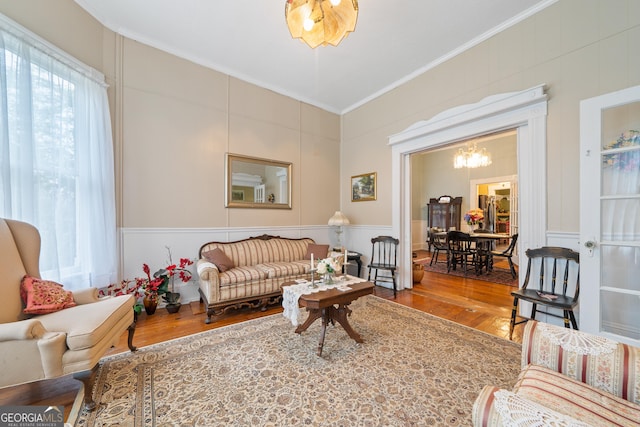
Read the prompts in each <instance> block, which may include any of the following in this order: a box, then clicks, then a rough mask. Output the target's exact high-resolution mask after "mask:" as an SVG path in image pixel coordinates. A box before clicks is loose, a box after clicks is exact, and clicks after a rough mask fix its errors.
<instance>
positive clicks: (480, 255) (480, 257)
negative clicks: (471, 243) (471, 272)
mask: <svg viewBox="0 0 640 427" xmlns="http://www.w3.org/2000/svg"><path fill="white" fill-rule="evenodd" d="M492 233H493V231H491V230H487V229H484V228H478V229H476V230H475V231H474V234H477V235H482V234H492ZM473 240H475V242H476V259H475V266H476V273H477V274H480V273H482V269H483V268H484V269H485V270H486V272H487V274H488V273H489V271H491V270H493V257H492V256H491V251H492V250H493V249H494V247H495V240H493V239H482V238H478V237H475V238H473Z"/></svg>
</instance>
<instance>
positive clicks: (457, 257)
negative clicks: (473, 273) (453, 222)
mask: <svg viewBox="0 0 640 427" xmlns="http://www.w3.org/2000/svg"><path fill="white" fill-rule="evenodd" d="M447 248H448V251H449V258H448V259H449V263H448V265H447V273H448V272H450V271H451V270H456V268H457V266H458V264H460V265H461V266H462V271H463V273H464V275H465V276H466V275H467V269H468V267H469V266H472V267H473V268H475V267H476V254H477V252H476V249H475V246H474V244H473V239H471V236H470V235H469V233H464V232H462V231H456V230H452V231H449V232H448V233H447Z"/></svg>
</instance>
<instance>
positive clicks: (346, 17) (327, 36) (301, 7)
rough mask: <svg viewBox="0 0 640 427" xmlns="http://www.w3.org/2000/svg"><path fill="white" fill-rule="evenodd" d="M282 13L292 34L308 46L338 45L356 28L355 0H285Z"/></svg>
mask: <svg viewBox="0 0 640 427" xmlns="http://www.w3.org/2000/svg"><path fill="white" fill-rule="evenodd" d="M284 17H285V19H286V20H287V26H288V27H289V32H290V33H291V37H293V38H295V39H301V40H302V41H303V42H305V43H306V44H308V45H309V46H310V47H311V48H316V47H318V46H319V45H323V46H326V45H328V44H331V45H333V46H337V45H338V44H339V43H340V42H341V41H342V39H343V38H345V37H346V36H347V35H349V33H350V32H352V31H353V30H355V29H356V21H357V20H358V0H286V1H285V5H284Z"/></svg>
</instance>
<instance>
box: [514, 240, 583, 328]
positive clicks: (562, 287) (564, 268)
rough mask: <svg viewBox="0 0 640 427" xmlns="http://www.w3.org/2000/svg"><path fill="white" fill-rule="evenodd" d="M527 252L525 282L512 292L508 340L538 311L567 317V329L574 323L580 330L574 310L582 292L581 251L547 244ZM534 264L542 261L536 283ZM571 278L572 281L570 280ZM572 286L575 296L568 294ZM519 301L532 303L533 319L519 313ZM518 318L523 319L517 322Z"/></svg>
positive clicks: (565, 322) (534, 316)
mask: <svg viewBox="0 0 640 427" xmlns="http://www.w3.org/2000/svg"><path fill="white" fill-rule="evenodd" d="M526 255H527V258H528V259H529V260H528V262H527V274H526V276H525V278H524V284H523V285H522V288H520V289H518V290H517V291H513V292H511V295H512V296H513V308H512V310H511V323H510V325H509V339H511V337H512V335H513V329H514V327H515V326H516V325H519V324H521V323H525V322H527V321H528V320H534V319H535V318H536V313H545V314H547V315H549V316H553V317H558V318H561V319H564V326H565V328H569V327H570V326H573V329H576V330H577V329H578V324H577V322H576V318H575V316H574V314H573V311H574V309H575V307H576V306H577V305H578V296H579V295H580V254H579V253H578V252H576V251H573V250H571V249H568V248H560V247H554V246H545V247H541V248H537V249H527V251H526ZM533 264H539V275H538V284H537V286H536V285H535V283H534V282H533V281H532V282H530V279H531V280H535V278H531V272H532V265H533ZM549 265H551V271H547V270H546V268H547V267H548V266H549ZM570 279H571V283H569V281H570ZM560 282H561V283H560ZM570 284H571V286H570ZM571 288H573V292H572V295H569V292H570V291H571ZM520 300H523V301H527V302H530V303H531V304H532V308H531V317H530V318H526V317H524V316H519V315H518V314H517V312H518V301H520ZM538 305H543V306H546V307H550V308H553V309H559V310H562V315H559V314H556V313H551V312H545V311H541V310H539V309H538ZM516 317H520V318H522V319H523V320H520V321H517V322H516Z"/></svg>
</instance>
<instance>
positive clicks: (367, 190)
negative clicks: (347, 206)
mask: <svg viewBox="0 0 640 427" xmlns="http://www.w3.org/2000/svg"><path fill="white" fill-rule="evenodd" d="M376 181H377V173H376V172H369V173H364V174H362V175H356V176H352V177H351V201H352V202H369V201H371V200H375V199H376V191H377V182H376Z"/></svg>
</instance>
